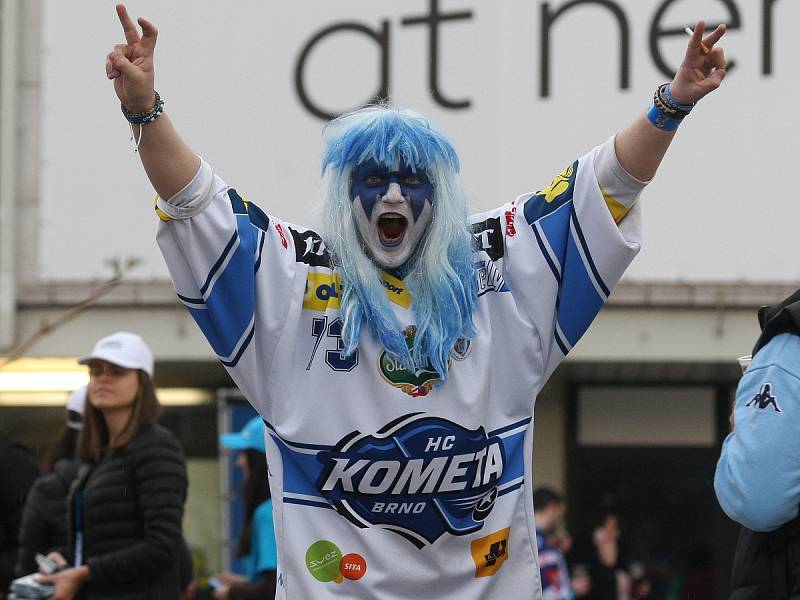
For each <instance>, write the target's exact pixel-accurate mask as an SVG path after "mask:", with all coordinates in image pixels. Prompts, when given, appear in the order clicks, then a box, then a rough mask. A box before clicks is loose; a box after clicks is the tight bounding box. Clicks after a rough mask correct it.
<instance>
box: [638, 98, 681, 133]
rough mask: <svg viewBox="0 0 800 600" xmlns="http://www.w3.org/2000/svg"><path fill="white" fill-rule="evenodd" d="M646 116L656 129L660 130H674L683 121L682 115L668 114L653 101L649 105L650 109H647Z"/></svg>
mask: <svg viewBox="0 0 800 600" xmlns="http://www.w3.org/2000/svg"><path fill="white" fill-rule="evenodd" d="M647 118H648V119H649V121H650V122H651V123H652V124H653V125H654V126H655V127H657V128H658V129H661V130H662V131H675V130H676V129H677V128H678V125H680V124H681V121H683V117H674V116H671V115H668V114H667V113H665V112H663V111H662V110H661V109H659V108H658V107H657V106H656V105H655V103H653V104H651V105H650V110H648V111H647Z"/></svg>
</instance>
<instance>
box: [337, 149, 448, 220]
mask: <svg viewBox="0 0 800 600" xmlns="http://www.w3.org/2000/svg"><path fill="white" fill-rule="evenodd" d="M392 183H396V184H398V185H399V186H400V194H401V195H402V196H403V197H404V198H408V199H409V201H410V203H411V212H412V214H413V215H414V221H416V220H417V219H418V218H419V215H420V213H421V212H422V209H423V208H425V202H432V200H433V184H432V183H431V181H430V179H429V178H428V173H427V172H426V171H425V169H417V170H416V171H414V169H413V168H412V167H410V166H409V165H407V164H406V163H405V162H401V163H400V168H399V169H398V170H397V171H392V170H391V169H389V168H388V167H386V166H384V165H381V164H379V163H376V162H375V161H374V160H368V161H366V162H363V163H361V164H359V165H356V167H354V168H353V175H352V179H351V181H350V199H351V200H355V199H356V197H359V198H361V205H362V206H363V207H364V212H365V213H366V215H367V218H368V219H369V218H371V217H372V209H373V208H374V207H375V202H377V201H378V198H379V197H381V196H385V195H386V194H387V192H388V191H389V185H391V184H392Z"/></svg>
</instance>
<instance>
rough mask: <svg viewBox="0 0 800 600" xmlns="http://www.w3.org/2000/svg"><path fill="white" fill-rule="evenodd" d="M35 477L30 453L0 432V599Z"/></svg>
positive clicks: (10, 569) (5, 587)
mask: <svg viewBox="0 0 800 600" xmlns="http://www.w3.org/2000/svg"><path fill="white" fill-rule="evenodd" d="M38 476H39V468H38V467H37V466H36V461H35V460H34V459H33V456H31V453H30V452H28V451H27V449H25V448H23V447H22V446H20V445H18V444H15V443H14V442H13V441H11V438H9V437H8V436H7V435H6V434H5V433H3V432H2V431H0V597H2V594H3V593H4V592H5V591H6V590H7V589H8V584H9V583H10V581H11V579H12V576H13V572H14V562H15V561H16V559H17V538H18V537H19V523H20V520H21V518H22V508H23V507H24V506H25V496H26V495H27V493H28V489H30V487H31V485H32V484H33V482H34V480H35V479H36V478H37V477H38Z"/></svg>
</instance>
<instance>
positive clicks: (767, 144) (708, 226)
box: [28, 0, 800, 282]
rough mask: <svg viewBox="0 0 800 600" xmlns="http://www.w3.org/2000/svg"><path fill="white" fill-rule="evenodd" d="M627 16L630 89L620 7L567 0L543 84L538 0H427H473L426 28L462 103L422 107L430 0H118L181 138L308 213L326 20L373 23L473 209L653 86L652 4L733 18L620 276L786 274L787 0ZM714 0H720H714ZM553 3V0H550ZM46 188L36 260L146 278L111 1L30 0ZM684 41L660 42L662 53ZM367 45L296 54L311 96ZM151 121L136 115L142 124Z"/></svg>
mask: <svg viewBox="0 0 800 600" xmlns="http://www.w3.org/2000/svg"><path fill="white" fill-rule="evenodd" d="M615 2H616V4H617V5H618V6H620V7H621V8H622V10H623V11H624V13H625V15H626V17H627V19H628V24H629V30H630V43H631V47H630V58H631V66H630V88H629V89H627V90H620V89H619V79H618V71H619V62H618V60H619V59H618V37H619V32H618V29H617V26H616V21H615V20H614V19H613V17H612V16H611V13H610V12H609V11H608V10H607V8H603V7H602V6H600V5H589V4H587V5H583V6H580V7H578V8H576V9H574V10H572V11H570V12H568V13H567V14H565V15H564V16H563V17H561V18H560V19H559V20H558V21H557V22H556V24H555V25H554V26H553V28H552V32H551V39H552V47H551V54H552V67H551V73H552V75H551V78H552V81H551V95H550V96H549V97H548V98H542V97H541V94H540V89H539V88H540V75H541V64H540V63H541V56H540V44H541V41H542V36H541V31H540V22H541V11H542V6H543V5H544V4H545V3H544V2H541V1H535V2H533V1H530V0H505V1H504V2H478V1H477V0H441V1H440V2H439V4H440V7H439V10H440V12H442V13H446V14H450V13H454V12H459V11H465V10H466V11H471V13H472V14H471V17H470V18H469V19H463V20H454V21H448V22H444V23H442V24H441V25H440V26H439V36H438V37H439V52H440V60H439V69H438V70H439V80H440V83H439V86H440V89H441V92H442V94H443V95H444V96H445V97H447V98H450V99H453V100H462V99H468V100H469V101H470V103H471V105H470V107H469V108H468V109H465V110H452V109H445V108H443V107H442V106H439V105H438V104H437V103H436V102H435V101H434V100H433V99H432V98H431V95H430V93H429V91H428V84H427V78H428V69H429V65H428V50H429V39H428V38H429V32H430V31H431V29H430V27H429V26H427V25H415V26H409V25H403V24H402V20H403V19H404V18H408V17H413V16H420V15H425V14H428V13H429V0H409V1H406V2H402V3H398V2H391V1H389V0H380V1H376V0H346V1H339V2H325V1H322V0H318V1H306V2H277V1H273V2H263V1H256V0H237V2H235V3H233V2H227V3H223V2H210V1H208V0H192V1H189V0H171V1H170V2H156V1H154V0H132V1H131V2H130V3H129V4H130V7H129V8H130V9H131V12H132V13H133V14H134V15H146V16H147V17H149V18H150V19H151V20H152V21H153V22H155V23H156V25H157V26H158V27H159V29H160V32H161V33H160V38H159V45H158V49H157V65H156V66H157V87H158V89H159V91H160V92H161V93H162V94H163V96H164V98H165V99H166V102H167V110H168V111H169V113H170V115H171V117H172V118H173V120H174V121H175V123H176V124H177V126H178V128H179V129H180V131H182V132H183V134H184V135H185V137H186V139H187V140H188V141H189V143H190V144H191V145H192V146H193V147H194V148H195V149H196V150H197V151H198V152H199V153H201V154H203V155H204V156H205V157H206V158H207V159H208V160H209V161H210V162H211V163H212V164H213V165H214V166H215V168H216V169H217V171H218V172H219V173H221V174H222V175H223V176H224V178H226V180H227V181H228V182H229V183H230V184H232V185H234V186H236V187H237V188H238V189H239V190H240V191H241V192H243V193H245V194H246V195H247V196H248V197H249V198H250V199H252V200H253V201H255V202H257V203H259V204H260V205H261V206H263V207H265V208H266V209H267V210H268V211H270V212H273V213H275V214H277V215H280V216H282V217H284V218H287V219H289V220H292V221H296V222H301V223H304V224H313V222H314V216H313V214H312V213H313V211H312V206H313V204H314V201H315V200H314V199H315V198H316V196H317V184H318V179H319V178H318V171H319V167H318V164H319V157H320V154H321V149H322V144H321V135H320V132H321V125H322V121H320V120H319V119H317V118H315V117H313V116H312V115H310V114H309V113H308V112H307V111H306V110H305V109H304V108H303V107H302V105H301V104H300V102H299V100H298V96H297V94H296V93H295V88H294V80H293V78H294V68H295V63H296V60H297V57H298V55H299V53H300V51H301V48H302V47H303V45H304V44H305V43H306V42H307V41H308V39H309V38H311V36H312V35H314V33H316V32H318V31H319V30H321V29H322V28H324V27H325V26H327V25H330V24H332V23H335V22H342V21H357V22H359V23H361V24H363V25H365V26H367V27H370V28H373V29H378V28H379V27H381V26H382V22H383V21H386V22H387V23H388V25H387V27H388V28H389V35H390V44H389V45H390V67H391V68H390V72H391V78H390V91H391V93H392V94H393V96H394V97H395V98H396V99H397V100H398V102H399V103H400V104H402V105H404V106H408V107H412V108H414V109H416V110H419V111H420V112H422V113H424V114H426V115H428V116H430V118H431V119H432V120H433V121H434V123H435V124H437V125H438V126H439V127H440V128H441V129H442V130H444V131H445V133H447V134H448V135H449V136H450V137H451V139H452V140H453V142H454V144H455V146H456V148H457V149H458V150H459V152H460V154H461V158H462V162H463V171H464V179H465V187H466V189H467V191H468V193H469V196H470V199H471V203H472V206H473V208H474V209H475V210H479V209H486V208H489V207H491V206H493V205H497V204H500V203H502V202H505V201H507V200H509V199H511V198H513V197H514V196H515V195H517V194H519V193H522V192H525V191H528V190H531V189H535V188H539V187H542V186H544V185H546V184H547V183H548V182H549V180H550V178H551V177H552V175H554V174H555V173H556V172H558V171H560V170H561V169H562V168H563V167H564V166H566V164H567V163H569V162H570V161H571V160H573V159H574V158H575V157H577V156H578V155H579V154H580V153H582V152H583V151H584V150H586V149H588V148H589V147H591V146H592V145H595V144H597V143H600V142H602V141H603V140H604V139H606V137H607V136H609V135H610V134H612V133H613V132H614V131H615V130H617V129H619V128H620V127H622V126H624V125H625V124H626V123H627V122H628V121H629V120H630V119H632V118H633V117H634V116H635V115H637V114H639V113H641V112H642V111H643V110H644V109H645V108H646V107H647V105H648V103H649V101H650V98H651V96H652V92H653V89H654V87H655V86H656V84H658V83H660V82H662V81H663V80H665V76H664V75H663V74H661V73H659V72H658V69H657V68H656V66H655V64H654V62H653V58H652V55H651V50H650V47H649V38H650V28H651V23H652V20H653V17H654V15H655V14H656V12H657V10H658V9H659V7H662V6H665V5H667V10H666V12H665V14H664V17H663V19H662V21H661V24H662V25H663V26H664V27H667V26H677V27H678V29H681V28H682V27H683V26H684V25H685V24H686V23H688V22H691V21H692V20H694V19H695V18H699V17H704V18H707V19H709V20H728V19H729V18H730V9H731V6H732V7H734V8H736V9H738V11H739V13H740V16H741V25H740V27H739V28H738V29H737V30H734V31H731V32H730V33H729V35H728V36H727V37H726V39H725V46H726V50H727V53H728V55H729V57H732V58H735V60H736V63H737V67H736V69H734V70H733V71H732V73H731V74H730V77H729V78H728V80H726V82H725V86H724V89H723V90H721V91H720V92H719V93H717V94H715V95H714V96H712V97H710V98H708V99H707V100H705V101H704V102H703V103H702V104H701V105H700V106H699V107H698V108H697V110H696V112H695V114H693V115H692V116H691V117H689V119H688V120H687V122H686V123H685V124H684V125H683V126H682V128H681V131H680V132H679V136H678V139H677V140H676V142H675V144H674V147H673V149H672V151H671V153H670V156H669V159H668V160H667V162H666V163H665V164H664V166H663V168H662V169H661V172H660V174H659V177H658V179H657V180H656V181H655V182H654V183H653V184H652V186H651V188H650V189H649V190H648V193H647V196H646V197H645V199H644V202H645V203H646V207H647V208H646V213H645V214H646V236H647V238H646V246H645V249H644V250H643V252H642V255H641V256H640V258H639V259H638V260H637V261H636V262H635V263H634V265H633V266H632V267H631V269H630V271H629V272H628V278H629V279H633V280H689V281H698V280H719V281H730V282H735V281H740V280H749V281H753V280H771V281H794V280H796V279H797V278H798V275H800V263H799V262H798V261H796V260H795V259H794V255H795V253H796V250H797V243H796V241H795V239H796V235H795V229H796V223H797V222H798V216H800V210H799V209H798V207H797V203H796V201H795V199H794V190H793V189H792V188H791V187H790V186H791V184H790V182H791V180H792V176H791V172H792V170H793V168H794V164H793V155H794V153H795V151H796V148H797V144H796V141H795V140H796V132H797V131H798V130H800V127H798V122H797V121H798V118H797V116H796V115H797V112H796V109H795V107H794V99H795V98H797V97H798V93H799V92H800V80H798V77H797V70H796V66H795V65H797V64H798V59H800V46H799V45H798V42H797V36H796V35H795V34H794V32H793V31H792V29H791V28H792V24H793V23H797V22H798V20H800V2H797V1H796V0H774V2H773V3H770V2H769V0H725V1H723V0H615ZM726 3H727V4H726ZM551 4H552V6H551V7H550V8H551V10H555V9H557V8H559V7H561V6H563V5H565V4H566V0H563V1H562V0H553V1H552V3H551ZM765 4H766V5H768V6H769V5H771V6H772V12H773V13H774V15H775V24H774V28H773V32H772V37H773V38H774V41H773V52H774V54H773V56H774V62H773V74H772V75H771V76H765V75H763V74H762V72H761V71H762V46H763V43H762V9H763V7H764V5H765ZM43 27H44V31H43V52H42V60H43V72H42V79H43V106H42V108H43V112H42V116H41V118H42V135H43V137H42V162H41V167H42V171H41V176H42V188H41V189H42V194H41V207H40V208H41V210H40V211H39V218H40V228H39V232H40V235H39V238H38V240H37V241H33V242H28V243H35V244H36V245H37V246H36V254H37V255H38V262H39V264H38V269H39V276H40V278H41V279H45V280H62V279H89V278H93V277H104V276H107V275H108V274H109V271H108V268H107V267H106V266H104V260H105V259H107V258H110V257H114V256H139V257H141V258H143V259H144V262H143V264H142V266H140V267H139V268H138V269H137V271H135V272H134V273H133V274H132V276H134V277H139V278H143V279H146V278H150V277H156V278H163V277H165V276H166V270H165V268H164V266H163V265H162V262H161V259H160V257H159V255H158V251H157V249H156V247H155V243H154V240H153V237H154V230H155V227H156V219H155V217H154V216H153V215H152V208H151V205H152V199H153V192H152V191H151V189H150V187H149V185H148V184H147V181H146V179H145V177H144V175H143V173H142V170H141V167H140V166H139V164H138V158H137V157H136V156H135V155H134V154H133V152H132V148H131V145H130V144H129V143H128V139H127V138H128V135H129V134H128V131H127V128H126V123H125V121H124V120H123V118H122V116H121V115H120V114H119V108H118V105H117V102H116V100H115V97H114V95H113V92H112V89H111V85H110V83H109V82H108V81H107V80H106V79H105V76H104V67H103V62H104V57H105V54H106V53H107V52H108V51H109V50H110V48H111V46H112V45H113V44H114V43H117V42H119V41H121V40H122V36H121V32H120V28H119V25H118V23H117V22H116V16H115V14H114V10H113V6H112V4H111V3H109V2H105V1H103V2H101V1H100V0H91V1H89V0H86V1H83V2H69V3H67V2H58V1H56V0H45V4H44V9H43ZM685 42H686V39H685V38H684V37H682V36H681V37H672V38H664V39H663V40H661V41H659V42H658V43H657V46H658V47H659V48H660V49H661V51H662V52H663V54H664V56H665V57H666V58H667V59H668V61H669V62H671V63H672V64H673V65H675V64H677V63H678V62H679V58H680V56H681V55H682V53H683V48H684V46H685ZM378 59H379V56H378V46H377V45H376V44H375V43H374V42H372V41H370V40H369V38H367V37H366V36H364V35H359V34H356V33H352V32H350V33H340V34H335V35H332V36H329V37H327V38H325V39H323V40H322V41H321V42H320V43H319V44H318V45H317V46H316V47H315V48H314V50H313V51H312V53H311V55H310V58H309V60H308V63H307V71H306V81H307V89H308V93H309V95H310V96H311V97H312V98H313V99H314V101H315V102H317V103H319V104H321V105H324V106H325V107H328V108H329V109H330V110H333V111H340V110H344V109H348V108H351V107H354V106H355V105H357V104H358V103H359V102H361V101H362V100H364V99H365V98H366V97H367V96H368V95H369V94H371V93H372V91H373V90H374V89H375V88H376V86H377V83H378ZM146 134H147V132H146V130H145V135H146Z"/></svg>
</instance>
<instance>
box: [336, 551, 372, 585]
mask: <svg viewBox="0 0 800 600" xmlns="http://www.w3.org/2000/svg"><path fill="white" fill-rule="evenodd" d="M339 571H340V572H341V574H342V575H344V576H345V577H346V578H347V579H353V580H355V579H361V578H362V577H363V576H364V574H365V573H366V572H367V561H365V560H364V557H363V556H361V555H360V554H356V553H355V552H353V553H351V554H345V555H344V556H343V557H342V560H340V561H339Z"/></svg>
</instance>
